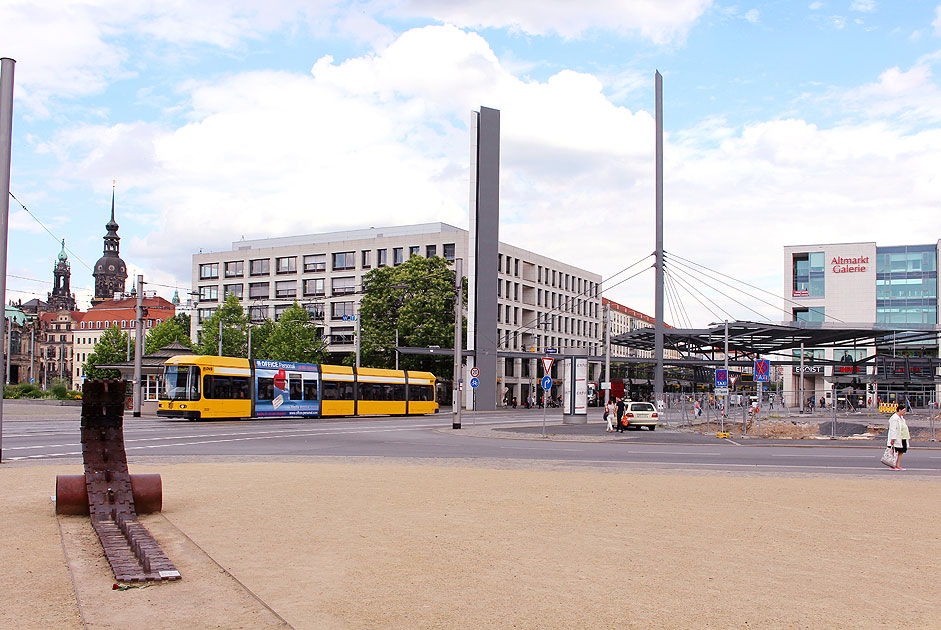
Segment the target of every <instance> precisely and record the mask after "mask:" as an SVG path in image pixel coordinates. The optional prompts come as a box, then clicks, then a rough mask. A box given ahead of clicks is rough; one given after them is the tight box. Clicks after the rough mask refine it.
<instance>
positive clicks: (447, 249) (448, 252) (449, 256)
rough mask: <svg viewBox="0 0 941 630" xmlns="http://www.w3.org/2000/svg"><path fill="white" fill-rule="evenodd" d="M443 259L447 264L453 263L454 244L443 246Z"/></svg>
mask: <svg viewBox="0 0 941 630" xmlns="http://www.w3.org/2000/svg"><path fill="white" fill-rule="evenodd" d="M444 259H445V260H447V261H448V262H449V263H453V262H454V243H445V244H444Z"/></svg>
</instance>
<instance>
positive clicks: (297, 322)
mask: <svg viewBox="0 0 941 630" xmlns="http://www.w3.org/2000/svg"><path fill="white" fill-rule="evenodd" d="M260 328H261V327H260ZM259 332H261V333H262V334H263V335H265V339H264V341H263V342H262V344H261V345H260V347H259V349H258V354H257V358H259V359H272V360H277V361H292V362H295V363H320V362H322V361H323V359H324V356H325V353H324V346H325V344H324V340H323V331H322V330H321V329H319V328H318V327H317V325H316V324H315V322H314V321H313V320H312V319H311V318H310V313H308V312H307V309H305V308H303V307H301V306H300V305H298V303H297V302H294V304H293V305H292V306H291V307H290V308H289V309H287V310H286V311H284V313H282V314H281V317H280V319H278V321H277V322H274V323H273V325H272V326H270V328H269V329H268V330H264V328H263V329H262V331H259ZM255 335H256V333H255V332H254V330H253V332H252V345H253V346H254V345H255ZM253 356H254V355H253Z"/></svg>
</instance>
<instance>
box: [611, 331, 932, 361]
mask: <svg viewBox="0 0 941 630" xmlns="http://www.w3.org/2000/svg"><path fill="white" fill-rule="evenodd" d="M728 327H729V353H730V354H732V353H743V354H760V355H768V354H778V353H783V352H786V351H789V350H792V349H795V348H800V347H801V344H804V346H805V347H806V348H826V347H842V348H846V347H852V346H854V345H884V344H891V343H892V342H893V340H895V341H896V342H897V343H900V344H901V343H909V344H910V343H913V342H930V341H934V342H937V340H938V336H939V334H941V326H937V325H934V324H906V325H905V326H904V327H903V326H898V325H889V324H840V325H835V324H830V323H810V322H793V323H790V324H784V323H782V324H768V323H762V322H749V321H737V322H729V324H728ZM663 334H664V347H666V348H669V349H672V350H676V351H677V352H679V353H681V354H682V355H683V356H689V355H702V354H711V353H713V352H724V350H725V324H715V325H713V326H712V327H711V328H665V329H664V333H663ZM654 341H655V340H654V329H653V328H640V329H638V330H633V331H630V332H627V333H624V334H621V335H617V336H615V337H612V338H611V343H612V345H619V346H626V347H629V348H636V349H638V350H653V349H654ZM668 362H669V361H668Z"/></svg>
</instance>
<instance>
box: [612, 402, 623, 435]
mask: <svg viewBox="0 0 941 630" xmlns="http://www.w3.org/2000/svg"><path fill="white" fill-rule="evenodd" d="M614 410H615V415H616V417H617V421H618V433H623V432H624V426H623V425H622V424H621V420H623V419H624V399H623V398H621V397H620V396H618V402H617V404H616V405H615V406H614Z"/></svg>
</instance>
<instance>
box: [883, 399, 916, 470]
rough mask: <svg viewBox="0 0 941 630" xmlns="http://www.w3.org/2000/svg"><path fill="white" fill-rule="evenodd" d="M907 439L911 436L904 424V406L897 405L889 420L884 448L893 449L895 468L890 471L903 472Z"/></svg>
mask: <svg viewBox="0 0 941 630" xmlns="http://www.w3.org/2000/svg"><path fill="white" fill-rule="evenodd" d="M909 439H911V435H910V434H909V432H908V425H907V424H906V423H905V405H903V404H899V405H897V406H896V410H895V413H893V414H892V417H891V418H889V436H888V438H886V446H888V447H890V448H893V449H895V468H893V469H892V470H905V469H904V468H902V455H904V454H905V453H907V452H908V441H909Z"/></svg>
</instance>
